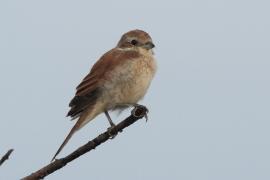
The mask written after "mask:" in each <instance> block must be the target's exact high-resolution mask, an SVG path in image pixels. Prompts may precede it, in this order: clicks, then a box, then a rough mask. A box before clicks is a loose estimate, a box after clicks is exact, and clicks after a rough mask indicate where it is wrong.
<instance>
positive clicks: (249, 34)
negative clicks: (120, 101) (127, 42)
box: [0, 0, 270, 180]
mask: <svg viewBox="0 0 270 180" xmlns="http://www.w3.org/2000/svg"><path fill="white" fill-rule="evenodd" d="M269 6H270V3H269V1H263V0H257V1H251V0H205V1H201V0H184V1H176V0H175V1H169V0H168V1H154V0H152V1H150V0H149V1H145V0H136V1H125V0H118V1H64V0H59V1H53V0H46V1H34V0H31V1H30V0H25V1H20V0H17V1H15V0H9V1H4V0H2V1H0V22H1V25H0V82H1V85H0V88H1V91H0V92H1V93H0V100H1V103H0V112H1V126H0V156H2V155H3V154H4V153H5V152H6V151H7V150H8V149H9V148H14V149H15V151H14V152H13V154H12V155H11V158H10V159H9V160H8V161H6V162H5V163H4V164H3V166H1V167H0V179H1V180H4V179H6V180H9V179H19V178H21V177H24V176H26V175H28V174H29V173H31V172H33V171H35V170H37V169H39V168H41V167H42V166H44V165H46V164H47V163H48V162H49V161H50V159H51V158H52V156H53V155H54V153H55V152H56V150H57V149H58V147H59V145H60V143H61V142H62V141H63V139H64V137H65V136H66V135H67V133H68V131H69V130H70V128H71V127H72V126H73V124H74V121H72V122H71V121H69V118H66V117H65V115H66V113H67V111H68V103H69V101H70V99H71V98H72V97H73V95H74V93H75V87H76V86H77V85H78V83H79V82H80V81H81V79H82V78H83V77H84V76H85V75H86V74H87V73H88V71H89V69H90V67H91V66H92V65H93V64H94V63H95V61H96V60H97V59H98V58H99V57H100V56H101V55H102V54H103V53H104V52H106V51H108V50H109V49H111V48H112V47H114V46H115V45H116V43H117V42H118V40H119V38H120V36H121V35H122V34H123V33H125V32H126V31H129V30H132V29H143V30H145V31H147V32H148V33H149V34H150V35H151V36H152V38H153V41H154V43H155V44H156V48H155V56H156V58H157V61H158V66H159V68H158V72H157V74H156V77H155V79H154V81H153V83H152V85H151V88H150V89H149V91H148V93H147V95H146V97H145V98H144V100H143V101H142V102H141V103H142V104H145V105H146V106H147V107H148V108H149V110H150V112H149V122H147V123H145V121H144V120H142V121H138V122H137V123H136V124H134V125H132V126H131V127H129V128H128V129H125V130H124V132H122V133H121V134H119V135H118V136H117V137H116V138H115V139H113V140H110V141H108V142H106V143H105V144H103V145H101V146H99V147H98V148H97V149H96V150H94V151H93V152H90V153H88V154H86V155H84V156H82V157H80V158H79V159H77V160H75V161H73V162H72V163H70V164H69V165H67V166H66V167H64V168H63V169H61V170H59V171H57V172H56V173H54V174H52V175H50V176H48V177H47V178H46V179H48V180H59V179H97V180H98V179H100V180H104V179H118V180H126V179H129V180H138V179H156V180H163V179H167V178H169V179H185V180H198V179H200V180H217V179H218V180H228V179H229V180H239V179H244V180H258V179H260V180H268V179H270V163H269V162H270V153H269V152H270V141H269V137H270V131H269V128H270V121H269V120H270V94H269V93H270V84H269V78H270V33H269V32H270V21H269V17H270V11H269ZM127 115H129V111H126V112H125V113H123V114H121V115H120V116H116V115H115V116H113V119H114V121H115V122H119V121H121V120H122V119H123V118H124V117H125V116H127ZM108 126H109V125H108V122H107V120H106V118H105V116H104V115H103V114H102V115H100V116H98V117H97V118H96V120H94V121H92V122H91V123H89V124H88V125H87V126H86V127H85V128H83V129H82V130H81V131H79V132H78V133H77V134H75V136H74V137H73V138H72V139H71V140H70V142H69V143H68V145H67V146H66V147H65V148H64V150H63V151H62V152H61V154H60V155H59V156H58V157H63V156H64V155H67V154H68V153H70V152H72V151H73V150H75V149H76V148H77V147H79V146H81V145H83V144H85V143H86V142H87V141H88V140H90V139H92V138H94V137H95V136H97V135H98V134H99V133H101V132H103V131H104V130H106V129H107V127H108Z"/></svg>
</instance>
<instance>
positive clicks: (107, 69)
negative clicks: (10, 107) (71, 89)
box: [52, 30, 157, 160]
mask: <svg viewBox="0 0 270 180" xmlns="http://www.w3.org/2000/svg"><path fill="white" fill-rule="evenodd" d="M154 47H155V45H154V44H153V42H152V39H151V37H150V35H149V34H148V33H146V32H144V31H142V30H132V31H129V32H127V33H125V34H124V35H122V37H121V39H120V41H119V42H118V44H117V46H116V47H115V48H113V49H111V50H110V51H108V52H107V53H105V54H104V55H103V56H102V57H101V58H100V59H99V60H98V61H97V62H96V63H95V64H94V66H93V67H92V69H91V70H90V72H89V74H88V75H87V76H86V77H85V78H84V79H83V80H82V82H81V83H80V84H79V85H78V86H77V88H76V90H77V92H76V94H75V97H74V98H73V99H72V100H71V101H70V104H69V106H70V110H69V112H68V114H67V116H70V117H71V118H72V119H76V118H78V120H77V122H76V124H75V125H74V126H73V128H72V129H71V131H70V132H69V134H68V135H67V137H66V139H65V140H64V142H63V143H62V145H61V146H60V148H59V149H58V150H57V152H56V154H55V155H54V157H53V159H52V160H54V159H55V157H56V156H57V155H58V154H59V153H60V151H61V150H62V149H63V147H64V146H65V145H66V143H67V142H68V141H69V139H70V138H71V137H72V135H73V134H74V133H75V132H76V131H78V130H79V129H80V128H82V127H83V126H84V125H85V124H86V123H88V122H89V121H91V120H93V119H94V118H95V117H96V116H97V115H99V114H101V113H103V112H104V113H105V115H106V117H107V119H108V121H109V123H110V125H111V126H114V123H113V122H112V120H111V118H110V115H109V113H108V111H109V110H116V109H123V108H127V107H128V106H136V105H137V102H138V101H139V100H140V99H142V98H143V97H144V95H145V93H146V91H147V89H148V87H149V85H150V83H151V81H152V78H153V76H154V74H155V72H156V68H157V66H156V61H155V59H154V56H153V51H152V48H154Z"/></svg>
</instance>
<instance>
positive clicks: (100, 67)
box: [67, 48, 139, 119]
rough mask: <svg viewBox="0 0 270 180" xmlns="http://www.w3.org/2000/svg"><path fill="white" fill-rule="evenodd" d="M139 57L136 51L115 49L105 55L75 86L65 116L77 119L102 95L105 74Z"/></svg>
mask: <svg viewBox="0 0 270 180" xmlns="http://www.w3.org/2000/svg"><path fill="white" fill-rule="evenodd" d="M137 57H139V53H138V52H136V51H124V50H119V49H117V48H115V49H112V50H111V51H109V52H107V53H105V54H104V55H103V56H102V57H101V58H100V59H99V60H98V61H97V62H96V64H95V65H94V66H93V67H92V69H91V71H90V72H89V74H88V75H87V76H86V77H85V78H84V79H83V80H82V82H81V83H80V84H79V85H78V86H77V88H76V90H77V92H76V95H75V97H74V98H73V99H72V100H71V101H70V103H69V107H71V109H70V111H69V112H68V114H67V116H71V117H72V119H75V118H77V117H78V116H80V115H81V113H82V112H83V111H84V110H85V109H86V108H87V107H89V106H91V105H94V104H95V102H96V101H97V99H98V97H99V95H100V93H102V89H101V86H102V84H103V82H104V81H105V80H106V78H109V77H107V76H106V74H107V73H108V72H109V71H111V70H112V69H113V68H114V67H116V66H118V65H119V64H121V63H123V62H124V61H126V60H132V59H134V58H137Z"/></svg>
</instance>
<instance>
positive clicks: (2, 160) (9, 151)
mask: <svg viewBox="0 0 270 180" xmlns="http://www.w3.org/2000/svg"><path fill="white" fill-rule="evenodd" d="M13 150H14V149H10V150H8V152H7V153H6V154H5V155H4V156H3V157H2V159H1V160H0V166H1V165H2V164H3V163H4V162H5V161H6V160H8V158H9V156H10V154H11V153H12V152H13Z"/></svg>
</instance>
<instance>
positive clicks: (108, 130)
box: [107, 124, 118, 139]
mask: <svg viewBox="0 0 270 180" xmlns="http://www.w3.org/2000/svg"><path fill="white" fill-rule="evenodd" d="M114 127H115V125H114V124H113V125H111V127H109V128H108V129H107V132H108V134H109V136H110V139H113V138H115V137H116V136H117V134H118V133H117V132H116V133H115V132H112V129H113V128H114Z"/></svg>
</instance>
